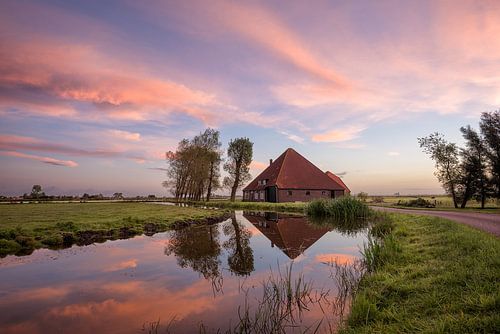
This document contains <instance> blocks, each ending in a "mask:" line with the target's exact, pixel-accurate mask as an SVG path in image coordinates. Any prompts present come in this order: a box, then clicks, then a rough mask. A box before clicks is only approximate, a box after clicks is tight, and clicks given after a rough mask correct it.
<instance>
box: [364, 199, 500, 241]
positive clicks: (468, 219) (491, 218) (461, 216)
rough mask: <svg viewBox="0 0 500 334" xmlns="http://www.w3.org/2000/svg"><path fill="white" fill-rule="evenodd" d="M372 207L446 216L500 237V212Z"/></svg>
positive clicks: (391, 210) (415, 213) (373, 207)
mask: <svg viewBox="0 0 500 334" xmlns="http://www.w3.org/2000/svg"><path fill="white" fill-rule="evenodd" d="M371 208H372V209H375V210H381V211H390V212H400V213H409V214H413V215H427V216H435V217H441V218H446V219H449V220H453V221H455V222H457V223H461V224H466V225H469V226H472V227H475V228H477V229H480V230H483V231H486V232H489V233H491V234H493V235H495V236H497V237H500V214H491V213H479V212H456V211H435V210H411V209H396V208H385V207H380V206H372V207H371Z"/></svg>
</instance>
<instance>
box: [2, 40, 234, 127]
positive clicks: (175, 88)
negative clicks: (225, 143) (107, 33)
mask: <svg viewBox="0 0 500 334" xmlns="http://www.w3.org/2000/svg"><path fill="white" fill-rule="evenodd" d="M5 42H6V45H8V46H9V47H8V48H4V51H3V52H0V71H1V72H2V76H1V77H0V84H1V85H2V86H4V87H9V88H11V89H12V90H14V91H16V92H17V93H11V94H9V95H8V96H4V95H0V107H1V108H2V109H4V110H5V109H16V110H18V111H24V112H30V113H37V114H41V115H44V116H65V117H69V118H73V119H78V118H82V119H94V120H96V121H99V120H101V119H102V118H103V117H104V118H108V119H118V120H129V121H144V120H150V119H157V120H159V119H163V120H167V119H168V117H169V116H170V115H172V114H174V113H184V114H187V115H189V116H191V117H193V118H196V119H199V120H201V121H202V122H204V123H205V124H207V125H215V124H217V123H220V122H223V121H225V120H227V119H228V118H225V117H224V116H223V115H222V114H223V113H224V112H225V111H228V110H230V109H232V108H235V107H232V106H230V105H227V104H226V103H223V102H221V101H219V100H218V99H217V97H216V96H215V95H214V94H211V93H207V92H205V91H202V90H197V89H192V88H189V87H187V86H185V85H183V84H179V83H176V82H173V81H170V80H168V79H163V78H161V77H157V76H152V75H150V74H149V73H148V72H147V71H145V70H141V67H138V66H134V64H133V63H129V62H121V61H120V60H118V59H116V58H111V57H108V56H106V55H105V54H103V53H101V52H99V51H98V50H97V49H96V48H95V47H92V46H88V45H79V44H68V43H67V42H62V41H58V40H54V39H47V38H43V37H39V38H37V40H36V41H35V42H34V41H33V40H30V41H29V43H24V42H20V41H14V40H10V41H5ZM20 54H21V55H23V56H22V57H19V55H20ZM33 89H35V90H36V91H37V92H39V93H42V94H44V96H45V98H43V99H38V98H30V97H26V96H23V91H24V90H33ZM77 102H78V103H87V104H89V106H91V107H92V108H90V109H88V108H87V111H85V112H83V111H81V110H79V109H78V108H77V107H76V106H75V103H77ZM216 110H217V111H216ZM236 118H238V117H236Z"/></svg>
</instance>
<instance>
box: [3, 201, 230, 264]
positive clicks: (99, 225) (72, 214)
mask: <svg viewBox="0 0 500 334" xmlns="http://www.w3.org/2000/svg"><path fill="white" fill-rule="evenodd" d="M221 214H222V212H220V211H215V210H203V209H198V208H193V207H178V206H170V205H159V204H148V203H109V202H108V203H65V204H61V203H45V204H13V205H10V204H2V205H0V255H6V254H16V253H17V254H23V253H29V252H31V251H32V250H33V249H35V248H40V247H61V246H65V245H71V244H72V243H85V242H92V241H98V240H99V241H100V240H106V239H113V238H117V237H127V236H132V235H135V234H139V233H144V231H145V230H151V231H164V230H167V229H169V228H170V227H171V226H172V224H173V223H176V222H182V221H197V220H203V219H206V218H214V217H216V216H220V215H221Z"/></svg>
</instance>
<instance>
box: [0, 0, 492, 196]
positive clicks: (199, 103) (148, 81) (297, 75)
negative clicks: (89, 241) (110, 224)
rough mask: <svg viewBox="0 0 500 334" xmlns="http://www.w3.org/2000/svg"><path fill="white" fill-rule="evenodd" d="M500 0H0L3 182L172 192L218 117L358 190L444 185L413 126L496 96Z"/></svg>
mask: <svg viewBox="0 0 500 334" xmlns="http://www.w3.org/2000/svg"><path fill="white" fill-rule="evenodd" d="M499 36H500V1H488V0H484V1H320V0H317V1H312V2H311V1H293V2H290V1H218V0H215V1H156V0H152V1H135V0H122V1H102V0H99V1H94V0H86V1H72V0H60V1H58V0H53V1H49V0H47V1H41V0H40V1H25V0H3V1H2V2H1V3H0V166H1V167H0V168H1V170H0V172H1V173H0V175H1V177H0V194H3V195H19V194H22V193H25V192H30V191H31V187H32V185H33V184H41V185H42V186H43V188H44V190H45V192H46V193H48V194H51V195H58V194H72V195H75V194H82V193H83V192H88V193H103V194H105V195H107V194H112V193H114V192H122V193H124V194H125V195H131V196H132V195H148V194H155V195H167V194H168V192H167V190H166V189H164V188H163V187H162V186H161V183H162V181H163V180H165V179H166V174H165V168H166V167H167V164H166V162H165V152H166V151H169V150H175V148H176V146H177V143H178V142H179V141H180V140H181V139H182V138H189V137H193V136H194V135H196V134H198V133H199V132H201V131H203V130H204V129H205V128H207V127H212V128H216V129H218V130H219V131H220V133H221V139H222V143H223V146H224V147H225V148H227V144H228V142H229V141H230V140H231V139H232V138H236V137H248V138H250V139H251V141H252V142H253V143H254V161H253V163H252V166H251V167H252V168H251V173H252V175H253V176H256V175H258V173H260V172H261V171H262V170H263V168H265V167H266V166H267V165H268V163H269V159H271V158H276V157H278V156H279V155H280V154H281V153H282V152H283V151H285V150H286V149H287V148H288V147H292V148H294V149H295V150H296V151H298V152H299V153H301V154H302V155H304V156H305V157H306V158H308V159H309V160H310V161H311V162H313V163H314V164H316V165H317V166H318V167H319V168H321V169H322V170H325V171H326V170H330V171H333V172H334V173H337V174H338V175H340V176H342V177H343V180H344V182H345V183H346V184H347V185H348V186H349V187H350V188H351V190H352V192H354V193H357V192H360V191H365V192H368V193H369V194H393V193H396V192H399V193H401V194H438V193H442V192H443V191H442V189H441V187H440V185H439V183H438V182H437V180H436V178H435V176H434V175H433V172H434V166H433V163H432V161H431V160H430V159H429V158H428V157H427V156H426V155H425V154H424V153H422V151H421V149H420V148H419V147H418V143H417V138H418V137H423V136H426V135H428V134H430V133H432V132H435V131H439V132H441V133H443V134H445V136H446V137H447V138H448V139H449V140H451V141H455V142H457V143H459V144H460V143H462V139H461V137H460V131H459V128H460V127H461V126H465V125H467V124H470V125H472V126H473V127H476V128H477V124H478V120H479V117H480V115H481V113H482V112H489V111H494V110H496V109H498V107H499V106H500V38H499Z"/></svg>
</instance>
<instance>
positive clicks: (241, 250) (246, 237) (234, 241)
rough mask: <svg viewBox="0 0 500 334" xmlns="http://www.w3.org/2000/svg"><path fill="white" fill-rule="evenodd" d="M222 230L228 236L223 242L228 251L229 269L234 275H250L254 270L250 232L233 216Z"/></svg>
mask: <svg viewBox="0 0 500 334" xmlns="http://www.w3.org/2000/svg"><path fill="white" fill-rule="evenodd" d="M223 231H224V234H225V235H226V236H228V237H229V239H228V240H226V241H225V242H224V244H223V246H224V248H225V249H227V250H228V251H229V253H230V254H229V256H228V258H227V262H228V264H229V269H230V270H231V271H232V272H233V273H235V274H236V275H240V276H245V275H250V273H251V272H252V271H254V266H253V250H252V248H251V247H250V237H251V236H252V233H251V232H250V230H248V229H247V228H246V227H244V226H243V225H242V224H241V223H239V222H238V221H237V220H236V218H235V217H232V218H231V221H230V222H227V223H225V224H224V227H223Z"/></svg>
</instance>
